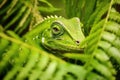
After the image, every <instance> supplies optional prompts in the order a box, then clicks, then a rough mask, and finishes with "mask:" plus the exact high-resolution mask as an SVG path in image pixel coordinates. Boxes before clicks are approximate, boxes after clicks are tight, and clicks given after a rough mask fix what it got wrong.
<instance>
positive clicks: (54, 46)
mask: <svg viewBox="0 0 120 80" xmlns="http://www.w3.org/2000/svg"><path fill="white" fill-rule="evenodd" d="M79 43H80V41H76V44H69V43H68V44H67V42H61V41H58V40H49V41H47V42H45V43H43V46H44V47H45V48H46V49H48V50H50V51H54V52H62V53H65V52H70V53H72V52H77V53H79V52H83V48H80V46H79V45H78V44H79Z"/></svg>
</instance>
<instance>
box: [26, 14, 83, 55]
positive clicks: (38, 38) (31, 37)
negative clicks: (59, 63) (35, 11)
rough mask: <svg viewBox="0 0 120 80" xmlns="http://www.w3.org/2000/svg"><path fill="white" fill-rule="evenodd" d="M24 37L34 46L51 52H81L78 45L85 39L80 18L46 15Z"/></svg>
mask: <svg viewBox="0 0 120 80" xmlns="http://www.w3.org/2000/svg"><path fill="white" fill-rule="evenodd" d="M24 38H25V39H26V41H29V42H31V44H32V45H33V43H34V46H36V47H38V48H40V49H42V50H45V49H46V50H47V51H49V52H53V53H56V52H57V53H58V52H60V53H65V52H81V51H82V50H83V48H81V47H80V46H79V45H80V43H81V42H82V41H83V40H84V39H85V36H84V34H83V32H82V30H81V23H80V20H79V19H78V18H76V17H74V18H72V19H65V18H63V17H57V16H55V17H53V16H51V17H47V18H46V19H45V20H44V21H42V22H41V23H39V24H37V25H36V26H35V28H34V29H33V30H31V31H30V32H28V33H27V34H26V35H25V36H24Z"/></svg>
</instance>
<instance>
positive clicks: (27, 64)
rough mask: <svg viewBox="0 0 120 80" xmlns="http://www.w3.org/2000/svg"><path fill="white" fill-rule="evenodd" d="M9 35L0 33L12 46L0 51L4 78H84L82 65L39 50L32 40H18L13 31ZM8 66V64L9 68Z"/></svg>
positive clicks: (57, 79) (46, 79)
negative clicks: (0, 52)
mask: <svg viewBox="0 0 120 80" xmlns="http://www.w3.org/2000/svg"><path fill="white" fill-rule="evenodd" d="M9 33H10V32H9ZM10 35H12V37H9V36H7V35H6V34H4V33H0V37H2V39H5V40H7V41H8V42H9V43H10V44H9V45H11V46H12V47H11V46H9V48H7V51H6V49H3V52H4V53H2V55H4V56H3V57H2V58H1V59H0V63H1V64H0V74H1V75H2V76H3V77H4V79H5V80H8V79H16V80H24V79H30V80H36V79H41V80H49V79H52V80H61V79H62V80H63V79H64V78H65V79H66V80H67V79H69V78H70V79H71V80H84V79H85V76H86V74H87V71H86V70H85V69H84V67H83V66H78V65H73V64H70V63H67V62H65V61H63V60H61V59H59V58H57V57H55V56H53V55H52V54H48V52H46V51H42V50H40V49H39V48H37V47H35V45H34V44H33V45H34V47H33V45H32V44H31V43H33V41H32V42H30V43H29V44H28V43H24V42H23V41H22V40H18V36H17V35H15V34H14V33H11V34H10ZM16 36H17V37H16ZM9 40H10V41H12V42H10V41H9ZM30 44H31V45H30ZM8 56H9V57H8ZM8 66H10V67H9V69H8ZM5 69H7V71H6V72H5V74H2V72H3V71H5ZM33 75H35V76H33ZM46 76H47V77H46Z"/></svg>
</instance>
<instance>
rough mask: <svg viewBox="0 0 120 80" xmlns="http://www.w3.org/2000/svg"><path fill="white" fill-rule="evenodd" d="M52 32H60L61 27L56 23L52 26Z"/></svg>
mask: <svg viewBox="0 0 120 80" xmlns="http://www.w3.org/2000/svg"><path fill="white" fill-rule="evenodd" d="M52 33H53V34H59V33H60V28H59V26H57V25H54V26H53V27H52Z"/></svg>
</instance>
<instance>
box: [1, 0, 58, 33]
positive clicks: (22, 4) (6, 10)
mask: <svg viewBox="0 0 120 80" xmlns="http://www.w3.org/2000/svg"><path fill="white" fill-rule="evenodd" d="M41 2H44V4H46V5H48V6H49V7H46V6H45V7H44V8H43V7H42V6H41V5H40V3H41ZM48 8H50V9H51V10H52V12H53V11H55V10H57V8H54V7H53V6H52V4H50V3H49V2H48V1H45V0H33V1H28V0H25V1H24V0H22V1H21V0H20V1H19V0H9V1H6V0H2V1H1V6H0V18H1V19H0V24H1V25H2V26H3V27H4V30H9V29H10V30H14V31H15V32H16V33H17V34H23V33H22V32H23V31H27V30H28V29H32V27H33V25H35V24H36V23H38V22H40V21H41V20H42V16H41V15H40V12H39V9H40V10H41V9H47V11H50V9H48ZM42 11H45V10H42Z"/></svg>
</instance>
